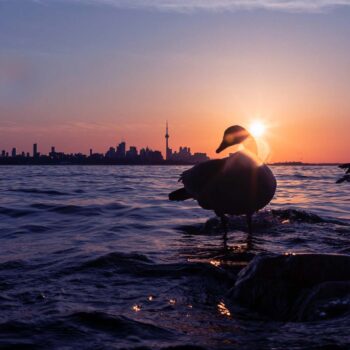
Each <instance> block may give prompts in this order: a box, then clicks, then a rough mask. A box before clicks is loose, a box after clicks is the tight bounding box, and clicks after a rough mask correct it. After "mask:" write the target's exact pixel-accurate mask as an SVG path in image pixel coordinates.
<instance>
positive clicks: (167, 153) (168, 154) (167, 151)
mask: <svg viewBox="0 0 350 350" xmlns="http://www.w3.org/2000/svg"><path fill="white" fill-rule="evenodd" d="M169 137H170V136H169V128H168V121H166V126H165V160H170V159H171V155H172V149H171V148H169Z"/></svg>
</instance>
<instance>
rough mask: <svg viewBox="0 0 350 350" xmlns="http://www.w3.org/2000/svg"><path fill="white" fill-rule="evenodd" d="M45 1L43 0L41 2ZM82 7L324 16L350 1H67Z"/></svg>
mask: <svg viewBox="0 0 350 350" xmlns="http://www.w3.org/2000/svg"><path fill="white" fill-rule="evenodd" d="M41 1H43V0H41ZM66 1H71V2H77V3H82V4H84V3H85V4H101V5H111V6H116V7H119V8H130V9H156V10H161V11H177V12H193V11H198V10H202V11H219V12H220V11H238V10H254V9H266V10H279V11H292V12H322V11H324V10H326V9H328V8H330V7H336V6H350V0H66Z"/></svg>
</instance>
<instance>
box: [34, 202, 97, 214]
mask: <svg viewBox="0 0 350 350" xmlns="http://www.w3.org/2000/svg"><path fill="white" fill-rule="evenodd" d="M30 207H31V208H35V209H40V210H46V211H49V212H55V213H59V214H72V215H82V216H96V215H100V214H101V212H102V211H101V208H99V207H97V206H81V205H72V204H70V205H53V204H44V203H34V204H31V205H30Z"/></svg>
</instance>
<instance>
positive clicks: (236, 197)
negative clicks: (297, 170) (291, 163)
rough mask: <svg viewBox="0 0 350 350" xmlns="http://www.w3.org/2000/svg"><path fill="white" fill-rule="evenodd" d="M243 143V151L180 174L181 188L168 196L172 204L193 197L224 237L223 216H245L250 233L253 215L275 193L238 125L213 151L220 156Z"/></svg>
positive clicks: (267, 173)
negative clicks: (213, 217)
mask: <svg viewBox="0 0 350 350" xmlns="http://www.w3.org/2000/svg"><path fill="white" fill-rule="evenodd" d="M243 142H244V145H245V149H244V150H241V151H238V152H235V153H233V154H231V155H230V156H229V157H227V158H223V159H214V160H209V161H206V162H203V163H200V164H197V165H195V166H194V167H192V168H191V169H189V170H186V171H184V172H183V173H182V174H181V176H180V179H179V181H180V182H182V183H183V188H181V189H179V190H177V191H174V192H172V193H170V194H169V199H170V200H172V201H183V200H186V199H190V198H193V199H195V200H197V202H198V204H199V205H200V206H201V207H202V208H204V209H208V210H213V211H214V212H215V214H216V215H217V216H218V217H220V218H221V220H222V223H223V225H224V229H225V235H224V239H225V241H226V238H227V229H226V220H227V218H226V216H225V214H229V215H242V214H245V215H246V217H247V223H248V231H249V233H251V231H252V227H251V218H252V215H253V213H254V212H257V211H258V210H259V209H262V208H263V207H265V206H266V205H267V204H268V203H269V202H270V201H271V199H272V197H273V196H274V194H275V191H276V179H275V177H274V175H273V173H272V172H271V170H270V169H269V167H268V166H267V165H265V164H264V163H263V162H262V161H260V160H259V158H258V156H257V145H256V142H255V140H254V138H253V137H252V136H251V135H250V134H249V132H248V131H247V130H246V129H244V128H243V127H241V126H239V125H234V126H231V127H229V128H228V129H226V131H225V133H224V137H223V140H222V142H221V144H220V146H219V148H218V149H217V150H216V153H220V152H221V151H223V150H224V149H226V148H227V147H230V146H234V145H238V144H241V143H243Z"/></svg>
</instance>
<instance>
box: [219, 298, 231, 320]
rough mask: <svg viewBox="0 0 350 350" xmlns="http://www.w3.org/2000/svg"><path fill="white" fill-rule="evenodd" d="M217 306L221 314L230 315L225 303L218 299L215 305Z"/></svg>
mask: <svg viewBox="0 0 350 350" xmlns="http://www.w3.org/2000/svg"><path fill="white" fill-rule="evenodd" d="M217 307H218V311H219V313H220V314H221V315H223V316H226V317H230V316H231V312H230V310H229V309H228V308H227V307H226V305H225V303H224V302H223V301H220V303H219V304H218V305H217Z"/></svg>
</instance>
